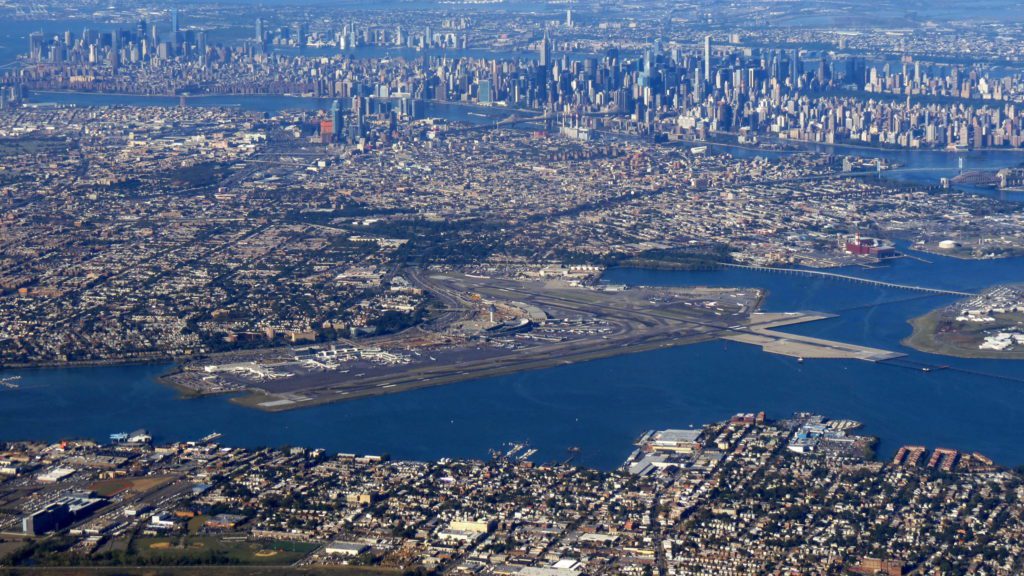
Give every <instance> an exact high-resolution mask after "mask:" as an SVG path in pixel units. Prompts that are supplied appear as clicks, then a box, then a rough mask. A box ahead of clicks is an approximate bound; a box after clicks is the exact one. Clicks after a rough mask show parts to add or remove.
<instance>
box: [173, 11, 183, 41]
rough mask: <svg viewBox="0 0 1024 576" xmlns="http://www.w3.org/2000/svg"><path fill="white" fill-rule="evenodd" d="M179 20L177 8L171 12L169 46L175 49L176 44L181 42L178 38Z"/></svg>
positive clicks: (179, 34) (179, 30)
mask: <svg viewBox="0 0 1024 576" xmlns="http://www.w3.org/2000/svg"><path fill="white" fill-rule="evenodd" d="M180 18H181V17H180V15H179V14H178V9H177V8H175V9H174V10H172V11H171V45H173V46H174V47H175V48H177V47H178V44H179V43H180V42H181V39H180V38H179V36H181V19H180Z"/></svg>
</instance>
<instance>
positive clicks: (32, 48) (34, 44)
mask: <svg viewBox="0 0 1024 576" xmlns="http://www.w3.org/2000/svg"><path fill="white" fill-rule="evenodd" d="M28 53H29V56H30V57H31V58H32V60H33V61H34V62H38V61H39V60H41V59H42V56H43V33H42V32H33V33H31V34H29V35H28Z"/></svg>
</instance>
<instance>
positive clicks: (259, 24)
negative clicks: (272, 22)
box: [256, 18, 266, 43]
mask: <svg viewBox="0 0 1024 576" xmlns="http://www.w3.org/2000/svg"><path fill="white" fill-rule="evenodd" d="M265 38H266V36H265V33H264V30H263V18H257V19H256V41H257V42H260V43H262V42H263V40H264V39H265Z"/></svg>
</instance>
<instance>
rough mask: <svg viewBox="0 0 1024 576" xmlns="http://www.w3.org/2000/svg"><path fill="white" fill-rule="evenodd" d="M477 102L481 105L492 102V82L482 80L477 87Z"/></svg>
mask: <svg viewBox="0 0 1024 576" xmlns="http://www.w3.org/2000/svg"><path fill="white" fill-rule="evenodd" d="M477 100H478V101H479V102H480V103H481V104H490V103H491V101H492V97H491V81H490V80H481V81H480V85H479V86H478V87H477Z"/></svg>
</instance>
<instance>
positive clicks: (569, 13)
mask: <svg viewBox="0 0 1024 576" xmlns="http://www.w3.org/2000/svg"><path fill="white" fill-rule="evenodd" d="M565 27H566V28H572V4H569V7H568V8H566V9H565Z"/></svg>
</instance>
